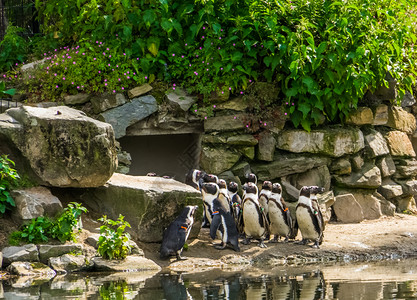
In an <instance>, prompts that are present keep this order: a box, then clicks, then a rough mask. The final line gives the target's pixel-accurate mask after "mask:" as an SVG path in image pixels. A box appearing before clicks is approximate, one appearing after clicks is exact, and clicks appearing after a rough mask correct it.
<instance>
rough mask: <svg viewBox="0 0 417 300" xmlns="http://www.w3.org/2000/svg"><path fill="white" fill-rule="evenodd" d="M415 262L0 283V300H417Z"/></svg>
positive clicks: (111, 275)
mask: <svg viewBox="0 0 417 300" xmlns="http://www.w3.org/2000/svg"><path fill="white" fill-rule="evenodd" d="M416 265H417V261H416V260H406V261H402V262H388V264H387V263H385V264H383V263H380V264H378V263H373V264H370V263H366V264H365V263H363V264H353V263H352V264H347V265H333V266H301V267H277V268H276V269H266V270H264V269H251V270H248V271H245V272H240V273H236V272H235V273H231V272H229V273H227V272H222V271H220V270H219V271H209V272H204V273H197V274H157V275H154V274H152V273H150V274H144V273H120V274H110V275H103V274H84V275H81V274H78V275H67V276H57V277H55V278H54V279H52V280H51V281H43V282H42V281H36V280H33V279H32V280H31V281H27V282H29V284H27V285H25V284H23V282H24V279H22V278H16V279H13V280H9V281H3V282H2V281H0V299H106V300H107V299H167V300H171V299H175V300H188V299H222V300H233V299H248V300H252V299H265V300H271V299H289V300H290V299H308V300H310V299H355V300H356V299H363V300H365V299H366V300H368V299H417V272H416V271H415V270H417V268H416Z"/></svg>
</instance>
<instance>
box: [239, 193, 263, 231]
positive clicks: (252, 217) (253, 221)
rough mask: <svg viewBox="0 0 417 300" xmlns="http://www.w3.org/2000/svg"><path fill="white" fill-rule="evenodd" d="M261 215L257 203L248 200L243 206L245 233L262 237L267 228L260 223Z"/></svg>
mask: <svg viewBox="0 0 417 300" xmlns="http://www.w3.org/2000/svg"><path fill="white" fill-rule="evenodd" d="M259 220H260V216H259V213H258V209H257V207H256V204H255V203H253V202H252V201H247V202H246V203H245V206H244V208H243V222H244V231H245V234H246V235H248V236H251V237H253V238H258V237H261V236H262V235H263V234H264V233H265V228H264V227H261V224H260V223H259Z"/></svg>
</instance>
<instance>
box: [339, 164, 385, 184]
mask: <svg viewBox="0 0 417 300" xmlns="http://www.w3.org/2000/svg"><path fill="white" fill-rule="evenodd" d="M334 178H335V181H336V184H337V185H338V186H342V187H347V188H363V189H376V188H378V187H379V186H380V185H381V180H382V179H381V171H380V170H379V168H378V167H377V166H375V165H373V164H370V163H368V164H365V165H364V167H363V168H362V170H361V171H360V172H354V173H351V174H350V175H343V176H341V175H335V176H334Z"/></svg>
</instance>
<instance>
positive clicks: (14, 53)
mask: <svg viewBox="0 0 417 300" xmlns="http://www.w3.org/2000/svg"><path fill="white" fill-rule="evenodd" d="M22 31H23V29H22V28H19V27H15V26H12V25H9V26H8V27H7V30H6V34H5V35H4V39H3V40H2V41H1V42H0V71H2V70H5V69H10V68H11V67H12V66H13V65H17V64H19V63H22V62H24V60H25V58H26V56H27V52H28V42H27V41H26V40H25V39H24V38H23V37H22V36H21V35H19V34H20V33H21V32H22Z"/></svg>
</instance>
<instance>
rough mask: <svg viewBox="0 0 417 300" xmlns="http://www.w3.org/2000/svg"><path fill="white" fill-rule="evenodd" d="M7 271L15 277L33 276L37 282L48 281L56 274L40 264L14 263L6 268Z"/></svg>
mask: <svg viewBox="0 0 417 300" xmlns="http://www.w3.org/2000/svg"><path fill="white" fill-rule="evenodd" d="M7 271H8V272H9V273H10V274H12V275H17V276H34V277H37V280H49V279H52V278H54V277H55V275H56V272H55V271H54V270H52V269H51V268H50V267H48V266H46V265H44V264H42V263H39V262H37V263H31V262H27V261H16V262H13V263H11V265H10V266H8V267H7Z"/></svg>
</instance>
